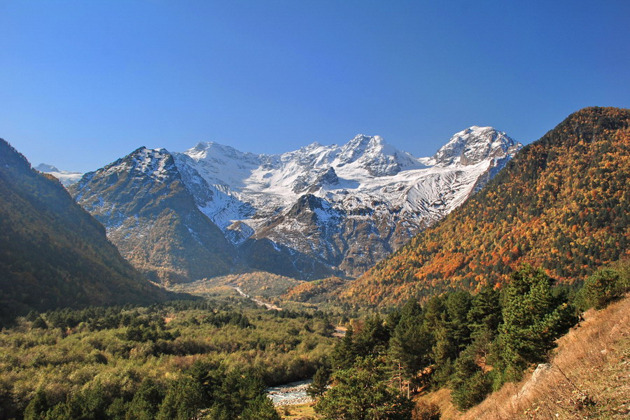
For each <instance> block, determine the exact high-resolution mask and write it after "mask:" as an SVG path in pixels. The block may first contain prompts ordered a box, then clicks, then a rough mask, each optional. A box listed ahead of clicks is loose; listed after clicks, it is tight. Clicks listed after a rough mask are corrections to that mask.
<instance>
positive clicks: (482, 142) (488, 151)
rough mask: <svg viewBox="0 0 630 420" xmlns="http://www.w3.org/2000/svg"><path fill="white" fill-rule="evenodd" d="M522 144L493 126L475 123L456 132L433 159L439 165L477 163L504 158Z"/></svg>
mask: <svg viewBox="0 0 630 420" xmlns="http://www.w3.org/2000/svg"><path fill="white" fill-rule="evenodd" d="M521 147H522V144H520V143H519V142H517V141H516V140H514V139H512V138H511V137H508V135H507V134H505V133H504V132H502V131H498V130H496V129H494V128H493V127H479V126H476V125H473V126H472V127H469V128H467V129H465V130H462V131H460V132H458V133H455V135H454V136H453V137H451V139H450V140H449V141H448V143H446V144H445V145H444V146H442V147H441V148H440V150H438V151H437V153H436V154H435V155H434V156H433V159H434V160H435V162H436V163H437V164H438V165H442V166H447V165H462V166H466V165H475V164H477V163H479V162H481V161H483V160H486V159H488V158H504V157H506V156H507V155H513V154H514V153H516V151H517V150H518V149H520V148H521Z"/></svg>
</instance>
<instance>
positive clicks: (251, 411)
mask: <svg viewBox="0 0 630 420" xmlns="http://www.w3.org/2000/svg"><path fill="white" fill-rule="evenodd" d="M240 419H241V420H280V419H281V418H280V415H279V414H278V412H277V411H276V409H275V408H274V406H273V403H272V402H271V400H270V399H269V398H267V396H266V395H259V396H258V397H257V398H255V399H254V400H253V401H252V402H250V403H249V404H247V407H245V409H244V410H243V414H242V415H241V417H240Z"/></svg>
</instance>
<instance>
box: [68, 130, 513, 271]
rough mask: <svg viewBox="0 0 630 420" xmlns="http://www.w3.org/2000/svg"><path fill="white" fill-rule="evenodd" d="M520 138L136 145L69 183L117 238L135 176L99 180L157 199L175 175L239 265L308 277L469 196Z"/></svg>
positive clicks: (390, 243) (354, 265)
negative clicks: (283, 149) (259, 147)
mask: <svg viewBox="0 0 630 420" xmlns="http://www.w3.org/2000/svg"><path fill="white" fill-rule="evenodd" d="M520 147H521V145H520V144H519V143H517V142H515V141H514V140H512V139H511V138H509V137H508V136H507V135H506V134H505V133H501V132H498V131H496V130H494V129H492V128H490V127H471V128H469V129H467V130H464V131H462V132H459V133H457V134H455V136H453V138H452V139H451V140H450V141H449V142H448V143H447V144H446V145H445V146H444V147H442V148H441V149H440V150H439V151H438V152H437V153H436V154H435V155H434V156H433V157H430V158H416V157H414V156H412V155H410V154H409V153H406V152H402V151H399V150H397V149H396V148H394V147H393V146H391V145H389V144H387V143H385V141H384V140H383V139H382V138H381V137H379V136H373V137H371V136H365V135H358V136H356V137H355V138H354V139H352V140H350V141H349V142H348V143H346V144H344V145H342V146H338V145H331V146H323V145H320V144H318V143H313V144H310V145H308V146H306V147H303V148H301V149H299V150H296V151H293V152H288V153H284V154H281V155H256V154H252V153H243V152H240V151H238V150H236V149H233V148H231V147H229V146H224V145H220V144H217V143H199V144H197V145H196V146H195V147H193V148H191V149H189V150H187V151H185V152H183V153H169V152H167V151H165V150H164V149H160V150H153V151H152V150H148V149H138V150H137V151H135V152H134V153H132V154H131V155H129V156H128V157H126V158H125V159H122V160H119V161H117V162H115V163H114V164H112V165H109V166H108V167H106V168H103V169H101V170H99V171H97V172H96V173H91V174H87V175H86V176H85V177H84V178H83V180H82V181H81V182H80V183H79V184H78V187H76V188H74V189H73V193H74V194H75V195H76V197H77V200H78V201H79V203H81V204H83V205H84V206H85V207H86V208H87V209H88V210H89V211H91V212H94V213H98V215H97V217H100V219H101V221H103V223H104V224H105V226H106V227H107V228H108V232H110V236H111V237H112V238H113V239H112V240H114V241H115V242H125V241H127V240H128V239H126V236H125V235H124V234H121V235H120V238H119V239H114V237H116V238H117V237H118V233H116V232H120V225H119V223H120V218H121V217H122V218H123V219H125V220H126V219H130V220H135V219H137V214H135V213H134V211H135V210H134V211H124V212H122V213H121V212H120V205H121V203H119V202H118V200H120V199H121V197H131V196H132V195H133V194H134V193H133V190H130V189H129V188H130V187H131V186H132V185H133V184H129V185H127V184H125V185H122V184H120V180H119V178H120V175H119V176H118V178H116V179H113V178H112V179H110V181H104V179H109V178H108V176H109V175H108V173H110V172H112V173H117V174H131V175H132V177H133V178H134V179H135V178H138V179H142V185H146V186H147V187H146V188H147V195H146V196H145V195H143V199H146V200H147V201H146V202H145V201H143V204H141V205H140V206H139V209H142V208H143V207H144V206H147V205H151V206H156V205H157V203H159V202H160V200H161V198H160V195H159V194H148V192H149V191H151V189H154V190H155V191H161V189H160V185H163V184H165V183H166V182H167V181H168V180H171V179H177V180H180V181H181V183H182V184H183V186H184V187H185V190H186V192H187V193H188V195H189V199H190V200H191V201H193V202H194V207H195V209H194V210H195V211H198V212H200V213H202V214H203V215H205V216H206V217H207V219H208V222H209V223H210V224H212V226H214V227H218V229H220V230H221V232H222V234H223V236H224V238H226V240H227V241H229V243H230V246H232V247H234V252H235V254H237V256H238V261H237V262H236V263H235V266H246V267H249V268H253V269H260V270H266V271H270V272H275V273H278V274H283V275H290V276H294V277H299V278H305V279H310V278H318V277H323V276H326V275H330V274H344V275H350V276H353V275H357V274H359V273H361V272H363V271H365V270H366V269H368V268H370V267H371V266H372V265H374V264H375V263H376V262H378V261H379V260H380V259H382V258H383V257H385V256H386V255H388V254H389V253H391V252H392V251H393V250H395V249H397V248H398V247H399V246H401V245H402V244H404V243H405V242H406V241H407V240H408V239H409V238H410V237H411V236H413V235H415V234H416V233H418V232H419V231H421V230H422V229H424V228H425V227H427V226H429V225H431V224H432V223H434V222H435V221H437V220H439V219H441V218H442V217H444V216H445V215H446V214H448V213H449V212H450V211H452V210H453V209H454V208H455V207H457V206H459V205H460V204H461V203H463V202H464V201H465V200H466V198H468V196H469V195H470V194H471V193H473V192H474V191H475V190H476V189H478V188H480V187H481V186H483V185H485V183H486V182H487V181H488V180H489V179H490V178H491V177H492V176H493V175H494V174H495V173H496V172H497V171H498V170H500V168H501V167H503V166H504V165H505V163H506V162H507V161H508V160H509V159H510V158H511V157H512V156H513V155H514V153H516V151H517V150H518V149H519V148H520ZM134 162H135V163H134ZM95 178H96V179H99V183H100V184H99V183H95V182H94V179H95ZM169 182H172V181H169ZM112 184H115V185H118V186H119V187H120V188H121V189H120V193H119V196H117V197H114V196H110V197H109V198H106V197H105V195H106V194H105V193H107V192H108V191H111V189H112ZM123 187H124V188H123ZM95 205H96V207H95ZM160 208H161V207H160ZM187 211H191V210H190V209H187ZM182 217H184V216H182ZM123 223H124V222H123ZM147 229H148V227H147ZM191 234H192V232H191ZM195 234H196V235H197V236H199V234H198V233H195ZM122 248H125V246H123V247H122ZM191 280H193V278H191Z"/></svg>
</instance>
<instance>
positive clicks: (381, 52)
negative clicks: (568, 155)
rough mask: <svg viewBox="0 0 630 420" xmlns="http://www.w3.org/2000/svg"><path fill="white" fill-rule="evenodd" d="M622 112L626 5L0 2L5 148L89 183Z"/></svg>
mask: <svg viewBox="0 0 630 420" xmlns="http://www.w3.org/2000/svg"><path fill="white" fill-rule="evenodd" d="M591 105H598V106H619V107H630V1H606V0H602V1H595V0H591V1H580V0H571V1H555V0H554V1H549V0H547V1H529V0H528V1H510V0H501V1H483V0H477V1H433V0H432V1H418V0H416V1H402V0H400V1H396V0H388V1H385V0H383V1H368V0H365V1H350V0H335V1H327V0H286V1H265V0H256V1H254V0H252V1H239V0H225V1H210V0H202V1H187V0H177V1H176V0H172V1H159V0H151V1H148V0H146V1H131V0H125V1H115V0H107V1H97V0H81V1H63V0H60V1H49V0H47V1H31V0H29V1H27V0H24V1H20V0H12V1H8V0H0V137H2V138H4V139H5V140H7V141H9V142H10V143H11V144H13V145H14V146H15V147H16V148H17V149H18V150H19V151H21V152H22V153H24V154H25V155H26V157H27V158H29V160H31V162H32V163H33V164H34V165H35V164H38V163H41V162H46V163H51V164H54V165H57V166H59V167H60V168H62V169H67V170H78V171H87V170H93V169H96V168H98V167H100V166H103V165H105V164H106V163H109V162H111V161H113V160H115V159H116V158H118V157H121V156H124V155H125V154H127V153H129V152H131V151H132V150H134V149H135V148H137V147H139V146H143V145H144V146H147V147H165V148H167V149H169V150H172V151H183V150H185V149H187V148H189V147H192V146H194V145H195V144H196V143H197V142H199V141H217V142H219V143H223V144H229V145H231V146H233V147H236V148H237V149H240V150H243V151H252V152H256V153H280V152H284V151H289V150H294V149H296V148H299V147H301V146H304V145H306V144H308V143H311V142H313V141H318V142H320V143H323V144H332V143H337V144H339V143H345V142H346V141H348V140H349V139H350V138H352V137H353V136H354V135H355V134H357V133H364V134H370V135H376V134H378V135H381V136H383V137H384V138H385V139H386V141H387V142H389V143H390V144H392V145H394V146H396V147H398V148H400V149H403V150H406V151H408V152H411V153H412V154H414V155H416V156H427V155H432V154H433V153H434V152H435V151H436V150H437V148H438V147H439V146H440V145H441V144H443V143H444V142H445V141H447V140H448V138H450V136H451V135H452V134H453V133H454V132H456V131H459V130H462V129H464V128H466V127H468V126H470V125H491V126H494V127H496V128H498V129H500V130H503V131H506V132H507V133H508V134H509V135H510V136H512V137H514V138H515V139H517V140H519V141H521V142H523V143H529V142H531V141H533V140H535V139H537V138H539V137H541V136H542V135H543V134H544V133H545V132H547V131H548V130H550V129H552V128H553V127H554V126H555V125H556V124H557V123H559V122H560V121H561V120H562V119H563V118H565V117H566V116H567V115H568V114H570V113H571V112H573V111H576V110H578V109H580V108H582V107H585V106H591Z"/></svg>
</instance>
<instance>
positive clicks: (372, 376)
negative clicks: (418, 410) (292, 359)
mask: <svg viewBox="0 0 630 420" xmlns="http://www.w3.org/2000/svg"><path fill="white" fill-rule="evenodd" d="M388 379H389V378H388V375H387V373H386V370H385V367H384V365H383V364H382V363H380V362H378V361H377V360H375V359H374V358H371V357H368V358H366V359H358V360H357V362H356V363H355V364H354V365H353V366H352V367H351V368H349V369H344V370H340V371H337V372H335V374H334V375H333V378H332V382H333V384H334V385H333V387H332V388H331V389H330V390H328V392H326V393H325V394H324V395H323V396H322V398H320V400H319V401H318V402H317V404H316V405H315V411H317V412H318V413H319V414H321V415H322V416H324V418H327V419H347V420H376V419H391V420H398V419H400V420H403V419H405V420H406V419H410V418H411V410H412V407H413V403H412V402H411V401H410V400H409V399H407V398H405V397H403V396H402V395H401V394H400V393H399V392H398V390H396V389H393V388H391V387H390V385H389V384H388Z"/></svg>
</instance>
